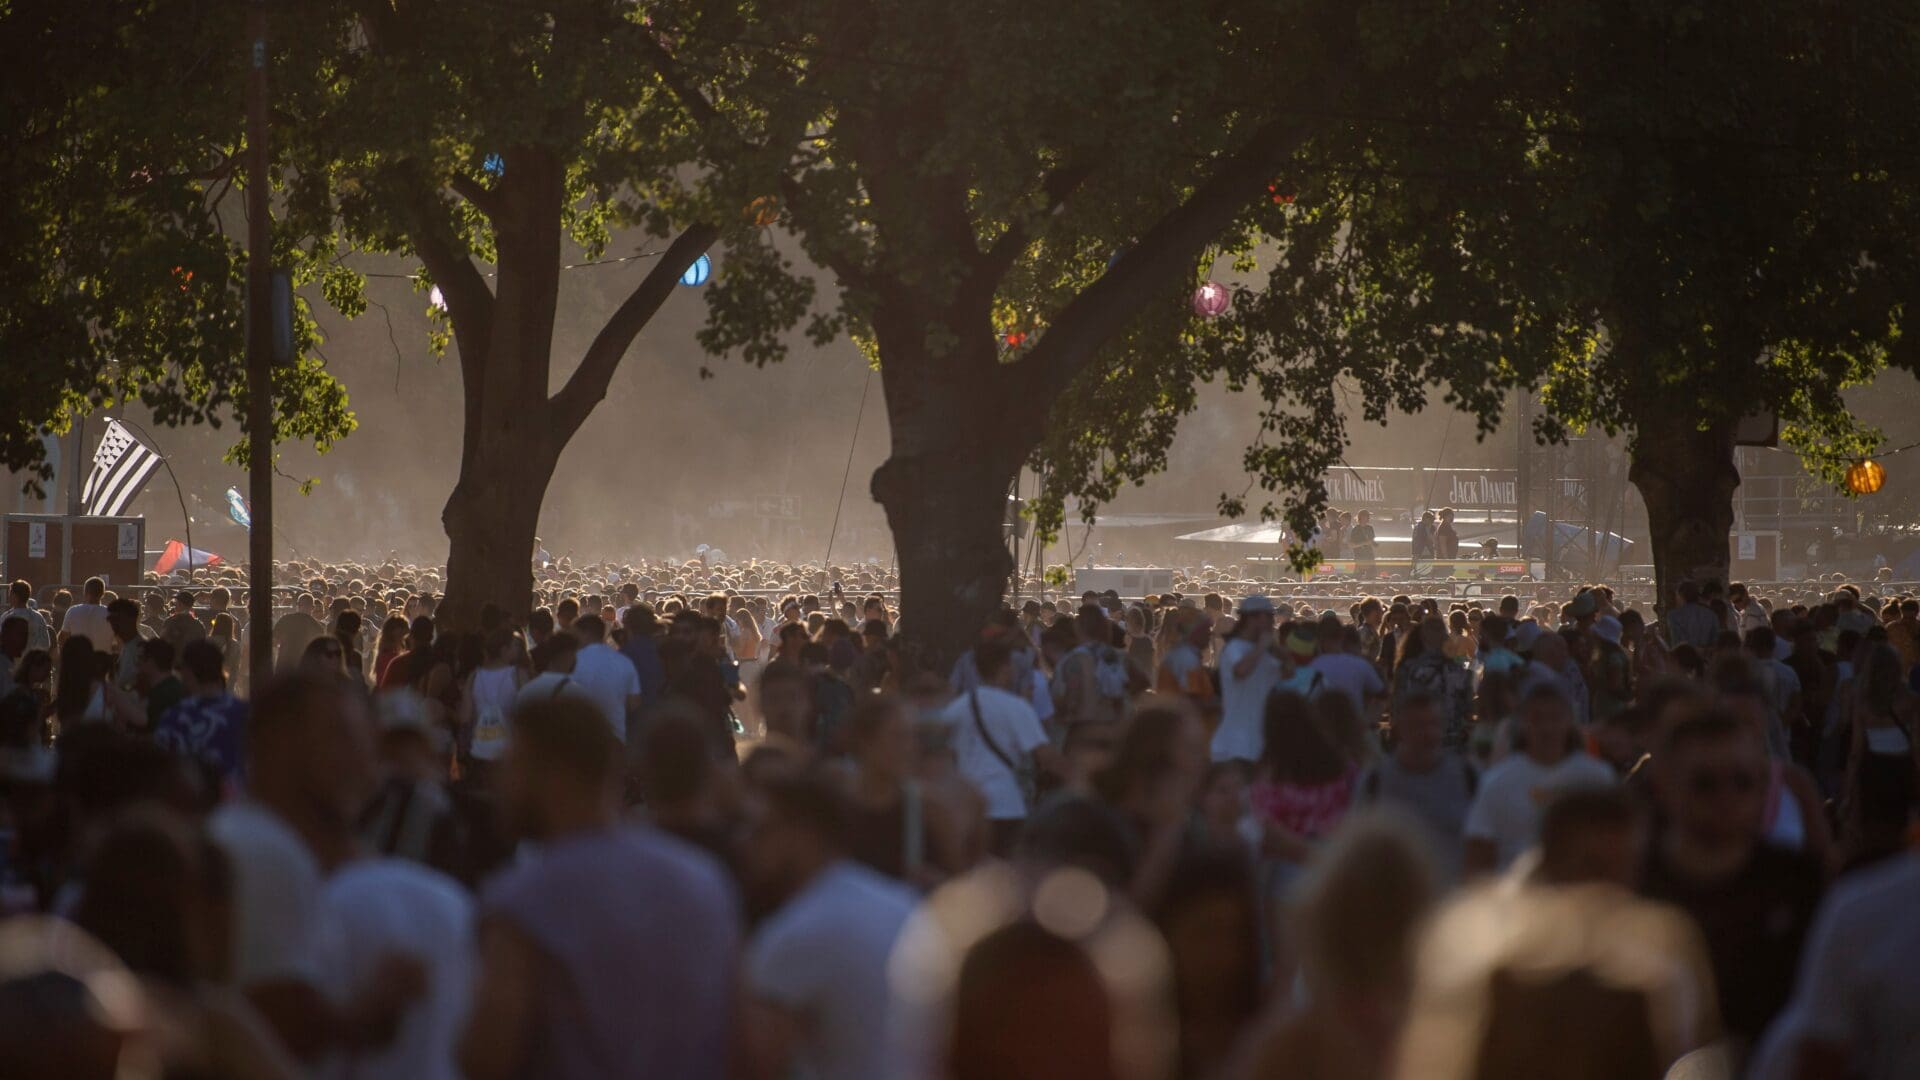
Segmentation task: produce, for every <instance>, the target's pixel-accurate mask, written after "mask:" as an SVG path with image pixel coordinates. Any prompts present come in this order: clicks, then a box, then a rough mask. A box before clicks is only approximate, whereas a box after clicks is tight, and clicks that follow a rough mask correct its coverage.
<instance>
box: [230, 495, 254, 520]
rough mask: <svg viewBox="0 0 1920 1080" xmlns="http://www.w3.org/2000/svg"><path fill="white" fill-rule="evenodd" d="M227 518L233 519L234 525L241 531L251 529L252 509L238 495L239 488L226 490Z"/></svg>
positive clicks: (244, 499)
mask: <svg viewBox="0 0 1920 1080" xmlns="http://www.w3.org/2000/svg"><path fill="white" fill-rule="evenodd" d="M227 516H228V517H230V518H232V519H233V523H234V524H235V525H238V526H240V527H241V528H243V529H248V530H251V529H252V528H253V509H252V508H251V507H249V506H248V505H247V500H246V498H245V497H244V496H242V495H241V494H240V489H239V488H231V487H230V488H228V489H227Z"/></svg>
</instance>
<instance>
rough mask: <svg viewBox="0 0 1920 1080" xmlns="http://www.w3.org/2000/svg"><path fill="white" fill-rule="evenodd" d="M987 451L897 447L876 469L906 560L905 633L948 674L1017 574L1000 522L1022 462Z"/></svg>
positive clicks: (877, 496)
mask: <svg viewBox="0 0 1920 1080" xmlns="http://www.w3.org/2000/svg"><path fill="white" fill-rule="evenodd" d="M982 449H983V448H982V447H979V446H975V447H971V448H967V449H964V450H957V451H956V453H955V454H953V455H950V456H928V455H903V454H901V453H899V452H896V453H895V454H894V455H893V456H892V457H890V458H888V459H887V461H886V463H885V464H883V465H881V466H880V468H879V469H877V470H876V471H875V472H874V474H873V497H874V500H875V501H877V502H878V503H880V505H881V506H882V507H883V508H884V509H885V510H886V513H887V524H888V525H889V526H890V527H891V528H892V530H893V543H894V550H895V552H896V553H897V555H898V557H899V560H900V605H901V610H902V611H903V612H904V615H903V617H902V619H901V632H902V633H903V634H905V635H907V637H908V639H909V640H911V641H913V642H914V643H915V644H916V645H917V647H918V648H919V650H920V657H921V660H922V661H923V662H924V663H926V664H927V665H928V666H929V667H930V668H931V670H933V671H934V672H936V673H938V674H942V675H944V674H945V673H946V672H947V670H948V668H949V667H950V666H951V665H952V663H953V661H954V660H955V659H957V658H958V657H959V656H960V654H961V653H963V652H965V651H966V650H967V649H968V648H970V647H971V646H972V644H973V639H974V637H975V635H977V634H978V633H979V632H980V628H981V626H983V625H985V623H986V621H987V619H988V617H990V616H991V615H992V614H993V613H994V612H995V611H996V610H998V609H999V606H1000V600H1001V597H1002V596H1004V595H1005V593H1006V587H1007V579H1008V575H1009V574H1011V573H1012V572H1013V556H1012V555H1010V554H1008V552H1007V543H1006V539H1005V537H1004V535H1003V534H1002V528H1001V523H1002V522H1003V521H1004V520H1005V515H1006V503H1007V489H1008V487H1009V486H1010V485H1011V484H1012V483H1013V476H1014V472H1015V470H1016V469H1017V468H1018V465H1017V463H1016V464H1015V465H1014V466H1013V467H1010V468H1003V467H1001V466H999V465H997V464H995V463H993V462H989V461H982V460H981V458H982V457H983V455H982V453H981V451H982Z"/></svg>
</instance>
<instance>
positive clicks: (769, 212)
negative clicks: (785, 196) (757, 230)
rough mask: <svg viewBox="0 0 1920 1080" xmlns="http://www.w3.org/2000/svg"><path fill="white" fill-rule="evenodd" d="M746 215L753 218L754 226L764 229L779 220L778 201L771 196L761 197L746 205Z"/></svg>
mask: <svg viewBox="0 0 1920 1080" xmlns="http://www.w3.org/2000/svg"><path fill="white" fill-rule="evenodd" d="M747 214H748V215H749V216H750V217H752V218H753V223H754V224H755V225H758V226H760V227H761V228H763V229H764V228H766V227H767V226H769V225H771V224H773V223H774V222H776V221H779V220H780V200H779V199H776V198H774V197H773V196H771V195H762V196H760V197H759V198H757V199H755V200H753V201H752V202H750V203H748V204H747Z"/></svg>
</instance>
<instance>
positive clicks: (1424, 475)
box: [1326, 465, 1520, 511]
mask: <svg viewBox="0 0 1920 1080" xmlns="http://www.w3.org/2000/svg"><path fill="white" fill-rule="evenodd" d="M1326 481H1327V502H1328V504H1329V505H1331V506H1335V507H1338V508H1339V509H1342V510H1382V509H1387V510H1432V509H1438V508H1440V507H1442V506H1451V507H1454V508H1455V509H1459V510H1509V511H1511V510H1517V509H1519V507H1520V498H1519V495H1520V492H1519V486H1520V484H1519V475H1518V473H1517V472H1516V471H1515V470H1513V469H1431V468H1424V469H1422V468H1372V467H1369V466H1364V465H1357V466H1353V467H1351V468H1349V467H1346V466H1342V467H1340V468H1337V469H1334V470H1333V471H1331V472H1329V473H1327V476H1326Z"/></svg>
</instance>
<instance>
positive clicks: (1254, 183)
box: [1006, 97, 1316, 421]
mask: <svg viewBox="0 0 1920 1080" xmlns="http://www.w3.org/2000/svg"><path fill="white" fill-rule="evenodd" d="M1302 100H1316V99H1315V98H1313V97H1305V98H1303V99H1302ZM1310 124H1311V120H1310V119H1308V118H1303V117H1300V116H1295V115H1289V116H1284V117H1282V118H1280V119H1277V120H1272V121H1269V122H1267V123H1266V124H1263V125H1261V126H1260V127H1259V129H1257V130H1256V131H1255V132H1254V134H1253V135H1252V137H1250V138H1249V139H1248V140H1247V141H1246V143H1245V144H1244V145H1243V146H1242V147H1241V149H1240V150H1239V151H1237V152H1236V153H1235V154H1233V156H1231V157H1229V158H1227V159H1226V160H1225V161H1224V162H1223V163H1222V164H1221V166H1220V168H1219V169H1218V170H1217V171H1216V172H1215V173H1214V174H1213V175H1212V176H1210V177H1208V178H1207V180H1206V181H1205V182H1203V183H1202V184H1200V186H1199V187H1197V188H1195V189H1194V191H1193V193H1192V194H1191V195H1189V196H1188V197H1187V201H1186V202H1184V203H1182V204H1181V205H1180V206H1179V208H1177V209H1175V210H1174V211H1172V212H1171V213H1169V214H1167V215H1166V216H1165V217H1163V218H1161V219H1160V220H1159V222H1158V223H1156V224H1155V225H1154V226H1153V228H1151V229H1149V230H1148V231H1147V233H1146V235H1144V236H1142V237H1141V238H1140V242H1139V243H1138V244H1135V245H1134V246H1133V247H1132V248H1130V249H1129V250H1128V251H1127V252H1126V253H1125V254H1123V255H1121V256H1120V259H1119V261H1117V262H1116V263H1115V264H1114V265H1113V267H1112V269H1110V270H1108V271H1107V272H1106V273H1105V274H1103V275H1102V276H1101V277H1100V279H1099V280H1098V281H1095V282H1094V283H1093V284H1092V285H1089V286H1087V288H1086V289H1085V290H1084V291H1082V292H1081V293H1080V294H1079V295H1078V296H1076V297H1074V298H1073V300H1071V301H1070V302H1069V303H1068V304H1067V306H1066V307H1065V308H1063V309H1062V310H1061V311H1060V313H1059V315H1057V316H1055V318H1054V319H1053V323H1052V325H1051V326H1049V327H1048V328H1047V331H1046V333H1044V334H1042V335H1041V337H1040V341H1039V343H1038V344H1036V345H1035V346H1034V347H1033V349H1032V351H1031V352H1029V353H1028V354H1027V356H1026V358H1025V359H1024V360H1021V361H1020V362H1019V363H1018V364H1015V365H1012V366H1011V367H1010V368H1008V369H1006V371H1007V374H1008V375H1009V376H1011V378H1012V379H1013V380H1014V382H1015V392H1014V394H1013V395H1012V400H1013V401H1015V402H1016V403H1018V406H1019V408H1020V409H1022V410H1023V411H1025V412H1026V413H1029V414H1031V415H1028V416H1026V417H1024V418H1023V420H1027V421H1030V420H1033V419H1034V418H1035V417H1036V416H1037V417H1039V418H1041V419H1044V417H1045V415H1046V412H1047V411H1048V410H1050V409H1051V408H1052V405H1053V402H1054V401H1055V400H1056V399H1057V398H1058V397H1059V395H1060V394H1062V393H1064V392H1065V391H1066V389H1067V386H1068V384H1069V383H1071V382H1072V381H1073V379H1074V377H1075V376H1076V375H1078V374H1079V373H1080V372H1081V371H1082V370H1083V369H1084V368H1085V367H1086V366H1087V364H1088V363H1090V362H1091V361H1092V360H1093V357H1094V355H1095V354H1096V353H1097V352H1098V351H1099V349H1100V347H1101V346H1102V345H1103V344H1105V343H1106V342H1107V340H1108V339H1110V338H1111V337H1112V336H1113V335H1114V333H1115V332H1117V331H1118V330H1119V329H1120V327H1121V326H1123V325H1125V323H1126V322H1127V320H1128V319H1131V318H1132V317H1133V316H1134V314H1135V313H1136V312H1138V311H1139V310H1140V309H1141V308H1142V307H1144V306H1146V305H1147V304H1149V303H1151V302H1152V300H1153V298H1154V295H1155V293H1156V292H1157V291H1158V290H1160V289H1162V288H1164V287H1165V285H1166V283H1167V282H1168V280H1169V279H1171V278H1173V277H1174V276H1176V275H1178V274H1180V273H1184V272H1185V270H1186V268H1187V267H1188V266H1189V265H1191V263H1192V261H1193V259H1194V258H1195V257H1196V256H1198V255H1199V254H1200V252H1201V251H1203V250H1205V249H1206V246H1207V245H1208V244H1210V243H1212V242H1213V241H1214V239H1215V238H1216V237H1218V236H1219V235H1220V233H1221V232H1222V231H1223V230H1225V229H1226V228H1227V227H1228V226H1229V225H1231V224H1232V223H1233V219H1234V218H1235V217H1237V216H1238V215H1239V214H1240V213H1241V212H1242V211H1244V210H1245V209H1246V208H1247V206H1248V205H1250V204H1251V203H1252V202H1253V201H1254V200H1255V199H1257V198H1258V197H1259V194H1260V192H1262V191H1263V190H1265V186H1266V184H1268V183H1269V182H1270V181H1271V180H1272V178H1273V172H1274V170H1275V169H1277V168H1279V167H1280V166H1281V165H1282V164H1283V163H1284V162H1285V160H1286V158H1287V157H1288V156H1289V155H1290V154H1291V153H1292V152H1293V151H1294V150H1295V149H1297V148H1298V147H1299V146H1300V144H1301V143H1302V142H1303V141H1305V139H1306V137H1307V135H1308V133H1309V130H1310Z"/></svg>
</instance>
